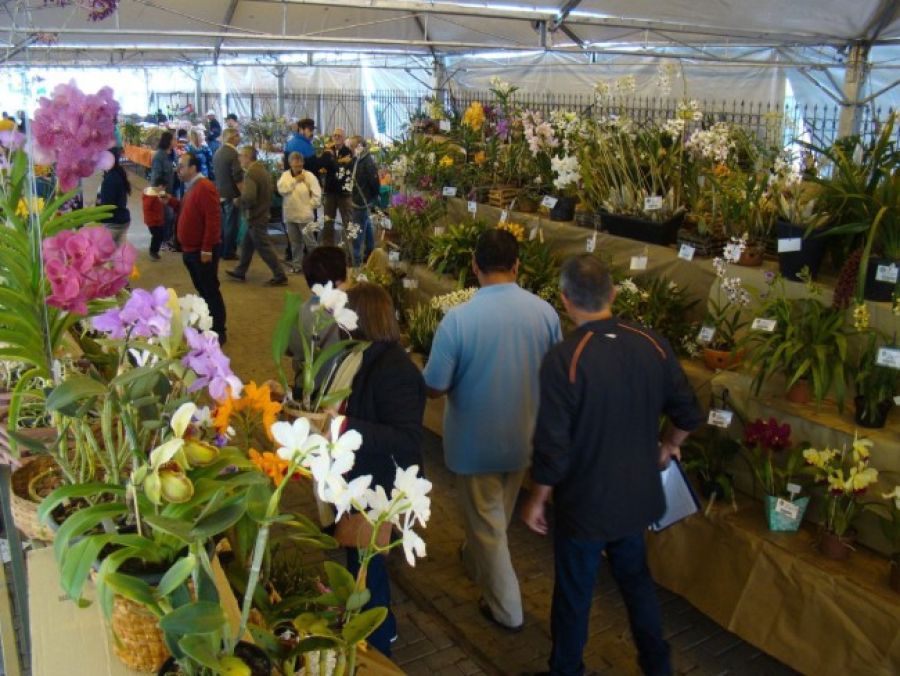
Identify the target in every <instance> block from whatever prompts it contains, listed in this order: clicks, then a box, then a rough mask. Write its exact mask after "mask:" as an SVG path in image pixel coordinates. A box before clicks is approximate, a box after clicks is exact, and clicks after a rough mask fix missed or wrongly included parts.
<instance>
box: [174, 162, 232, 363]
mask: <svg viewBox="0 0 900 676" xmlns="http://www.w3.org/2000/svg"><path fill="white" fill-rule="evenodd" d="M176 170H177V172H178V177H179V178H180V179H181V182H182V183H183V184H184V197H183V198H182V200H181V205H180V207H181V208H180V209H179V214H178V242H179V244H181V251H182V260H183V261H184V267H186V268H187V269H188V272H189V273H190V275H191V281H192V282H194V287H195V288H196V289H197V293H199V294H200V296H201V298H203V300H205V301H206V304H207V306H208V307H209V314H210V316H211V317H212V330H213V331H215V332H216V333H218V334H219V344H220V345H224V344H225V341H226V333H225V301H224V299H223V298H222V292H221V290H220V289H219V257H220V256H221V255H222V210H221V208H220V207H219V193H218V191H217V190H216V186H215V184H214V183H213V182H212V181H210V180H209V179H208V178H206V177H204V176H203V174H201V173H200V159H199V158H198V157H197V156H196V155H195V154H194V153H191V152H187V153H184V154H183V155H182V156H181V157H179V158H178V166H177V168H176Z"/></svg>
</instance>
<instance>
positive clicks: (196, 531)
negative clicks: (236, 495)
mask: <svg viewBox="0 0 900 676" xmlns="http://www.w3.org/2000/svg"><path fill="white" fill-rule="evenodd" d="M246 511H247V507H246V505H244V504H234V505H229V506H227V507H223V508H222V509H220V510H218V511H216V512H214V513H213V514H210V515H208V516H205V517H203V518H202V519H200V520H198V521H197V523H195V524H194V527H193V528H192V529H191V536H192V537H193V538H195V539H199V540H204V539H207V538H211V537H212V536H213V535H218V534H219V533H224V532H225V531H226V530H227V529H228V528H230V527H231V526H233V525H234V524H235V523H237V522H238V520H239V519H240V518H241V517H242V516H243V515H244V512H246Z"/></svg>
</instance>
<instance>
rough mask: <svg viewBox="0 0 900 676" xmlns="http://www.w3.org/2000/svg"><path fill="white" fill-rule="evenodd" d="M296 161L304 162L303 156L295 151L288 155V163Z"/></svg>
mask: <svg viewBox="0 0 900 676" xmlns="http://www.w3.org/2000/svg"><path fill="white" fill-rule="evenodd" d="M294 160H300V161H301V162H302V161H303V155H301V154H300V153H298V152H297V151H296V150H294V151H293V152H291V154H290V155H288V162H293V161H294Z"/></svg>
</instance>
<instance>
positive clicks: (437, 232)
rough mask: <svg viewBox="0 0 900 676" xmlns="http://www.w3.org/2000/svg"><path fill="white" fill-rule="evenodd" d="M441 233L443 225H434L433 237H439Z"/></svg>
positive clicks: (442, 232)
mask: <svg viewBox="0 0 900 676" xmlns="http://www.w3.org/2000/svg"><path fill="white" fill-rule="evenodd" d="M443 234H444V226H443V225H436V226H434V236H435V237H440V236H441V235H443Z"/></svg>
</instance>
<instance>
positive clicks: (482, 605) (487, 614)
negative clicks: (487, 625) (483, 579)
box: [478, 598, 523, 634]
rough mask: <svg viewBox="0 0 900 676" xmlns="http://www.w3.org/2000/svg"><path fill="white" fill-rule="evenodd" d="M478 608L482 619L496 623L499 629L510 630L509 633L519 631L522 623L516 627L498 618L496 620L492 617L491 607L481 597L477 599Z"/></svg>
mask: <svg viewBox="0 0 900 676" xmlns="http://www.w3.org/2000/svg"><path fill="white" fill-rule="evenodd" d="M478 610H480V611H481V614H482V615H483V616H484V619H486V620H488V621H490V622H492V623H493V624H496V625H497V626H498V627H500V628H501V629H505V630H506V631H508V632H510V633H511V634H518V633H519V632H520V631H522V626H523V625H521V624H520V625H518V626H516V627H510V626H509V625H508V624H503V623H502V622H501V621H500V620H498V619H497V618H496V617H494V613H492V612H491V607H490V606H489V605H488V604H487V601H485V600H484V599H483V598H480V599H478Z"/></svg>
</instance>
